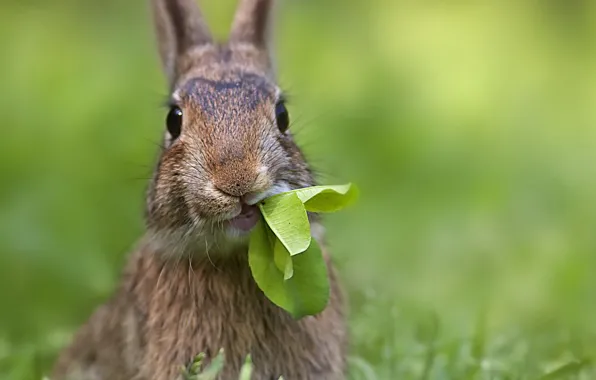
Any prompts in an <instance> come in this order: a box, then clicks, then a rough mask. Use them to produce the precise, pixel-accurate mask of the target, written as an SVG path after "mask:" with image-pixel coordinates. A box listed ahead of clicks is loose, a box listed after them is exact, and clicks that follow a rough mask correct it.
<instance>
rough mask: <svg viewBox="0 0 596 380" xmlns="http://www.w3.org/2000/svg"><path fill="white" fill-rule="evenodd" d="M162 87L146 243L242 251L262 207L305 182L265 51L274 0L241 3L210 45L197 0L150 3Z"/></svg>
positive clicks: (178, 248)
mask: <svg viewBox="0 0 596 380" xmlns="http://www.w3.org/2000/svg"><path fill="white" fill-rule="evenodd" d="M152 1H153V11H154V18H155V26H156V31H157V39H158V46H159V52H160V55H161V61H162V66H163V68H164V71H165V73H166V75H167V77H168V80H169V83H170V91H171V95H170V108H169V112H168V113H167V116H165V118H164V134H165V137H164V142H163V150H162V151H161V156H160V159H159V162H158V165H157V168H156V171H155V174H154V177H153V180H152V183H151V185H150V188H149V191H148V200H147V212H146V216H147V225H148V230H149V232H150V233H149V236H151V239H152V240H153V242H154V243H155V244H157V245H158V246H159V249H160V250H162V251H169V252H170V253H174V254H177V253H185V252H190V251H192V252H195V251H200V250H203V251H204V250H210V249H211V248H214V249H218V250H230V249H231V248H233V247H236V246H238V245H239V244H245V242H246V235H247V234H248V232H249V231H250V230H251V229H252V227H254V225H255V224H256V222H257V221H258V218H259V213H258V210H257V209H256V206H255V204H256V203H257V202H258V201H260V200H262V199H263V198H265V197H267V196H270V195H273V194H276V193H279V192H283V191H288V190H291V189H294V188H300V187H305V186H310V185H312V184H313V178H312V176H311V173H310V171H309V168H308V165H307V164H306V162H305V160H304V157H303V154H302V153H301V151H300V149H299V148H298V147H297V146H296V144H295V143H294V140H293V138H292V136H291V132H290V131H289V130H288V124H289V116H288V112H287V110H286V108H285V105H284V98H283V93H282V91H281V90H280V88H279V87H278V86H277V84H276V82H275V75H274V67H273V63H272V57H271V54H270V50H269V47H270V46H269V45H270V41H269V40H270V39H269V24H270V16H271V13H272V6H273V3H274V0H240V2H239V6H238V9H237V11H236V15H235V17H234V21H233V26H232V30H231V33H230V37H229V40H228V42H227V43H224V44H222V43H216V42H214V41H213V40H212V37H211V35H210V33H209V30H208V28H207V26H206V24H205V23H204V21H203V19H202V15H201V12H200V10H199V8H198V6H197V4H196V3H195V1H196V0H152Z"/></svg>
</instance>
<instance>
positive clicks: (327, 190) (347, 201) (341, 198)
mask: <svg viewBox="0 0 596 380" xmlns="http://www.w3.org/2000/svg"><path fill="white" fill-rule="evenodd" d="M289 193H294V194H296V196H298V198H299V199H300V200H301V201H302V203H304V207H305V208H306V211H310V212H335V211H339V210H341V209H342V208H344V207H347V206H349V205H351V204H352V203H354V202H355V201H356V199H357V198H358V189H357V188H356V186H355V185H353V184H351V183H348V184H346V185H334V186H313V187H307V188H304V189H297V190H292V191H290V192H288V193H284V194H289ZM280 195H283V194H280ZM277 196H279V195H276V196H274V197H271V198H269V199H272V198H275V197H277Z"/></svg>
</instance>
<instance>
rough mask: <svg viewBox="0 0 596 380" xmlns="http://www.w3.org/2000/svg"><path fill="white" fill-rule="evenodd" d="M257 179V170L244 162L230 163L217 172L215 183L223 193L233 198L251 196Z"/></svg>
mask: <svg viewBox="0 0 596 380" xmlns="http://www.w3.org/2000/svg"><path fill="white" fill-rule="evenodd" d="M256 179H257V173H256V170H251V169H250V168H247V165H246V164H245V163H242V162H234V161H232V162H228V163H226V164H225V165H224V166H221V167H219V168H218V169H217V170H216V171H215V176H214V179H213V183H214V185H215V187H216V188H217V189H219V190H220V191H221V192H223V193H226V194H228V195H231V196H233V197H242V196H244V195H246V194H249V193H250V192H251V191H252V190H253V187H254V185H255V181H256Z"/></svg>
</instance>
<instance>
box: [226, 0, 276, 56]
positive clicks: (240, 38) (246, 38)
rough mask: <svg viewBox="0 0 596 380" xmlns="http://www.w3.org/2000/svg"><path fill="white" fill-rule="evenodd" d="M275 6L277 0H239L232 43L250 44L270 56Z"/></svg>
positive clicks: (231, 36) (231, 34)
mask: <svg viewBox="0 0 596 380" xmlns="http://www.w3.org/2000/svg"><path fill="white" fill-rule="evenodd" d="M274 5H275V0H239V4H238V9H237V10H236V15H235V16H234V22H233V23H232V31H231V32H230V39H229V41H230V43H245V44H250V45H253V46H254V47H256V48H257V49H259V50H261V51H262V52H263V53H266V54H269V48H270V46H269V45H270V40H271V35H270V34H271V30H270V29H271V28H270V25H271V19H272V13H273V8H274Z"/></svg>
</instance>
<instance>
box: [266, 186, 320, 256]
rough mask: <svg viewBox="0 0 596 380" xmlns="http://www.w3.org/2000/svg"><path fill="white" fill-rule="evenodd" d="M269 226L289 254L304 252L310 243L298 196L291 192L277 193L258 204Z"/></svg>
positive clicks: (302, 207)
mask: <svg viewBox="0 0 596 380" xmlns="http://www.w3.org/2000/svg"><path fill="white" fill-rule="evenodd" d="M259 208H260V209H261V213H262V214H263V217H264V218H265V221H266V222H267V224H268V225H269V228H271V230H272V231H273V232H274V233H275V235H276V236H277V238H278V239H279V240H280V241H281V243H282V244H283V245H284V246H285V247H286V249H287V250H288V252H290V255H292V256H293V255H297V254H299V253H302V252H304V251H305V250H306V249H307V248H308V246H309V245H310V240H311V237H310V224H309V223H308V216H307V214H306V210H305V209H304V206H303V205H302V201H301V200H300V198H299V197H298V196H297V195H296V194H295V193H292V192H288V193H283V194H278V195H276V196H273V197H271V198H267V199H265V200H264V201H263V202H261V203H260V204H259Z"/></svg>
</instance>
